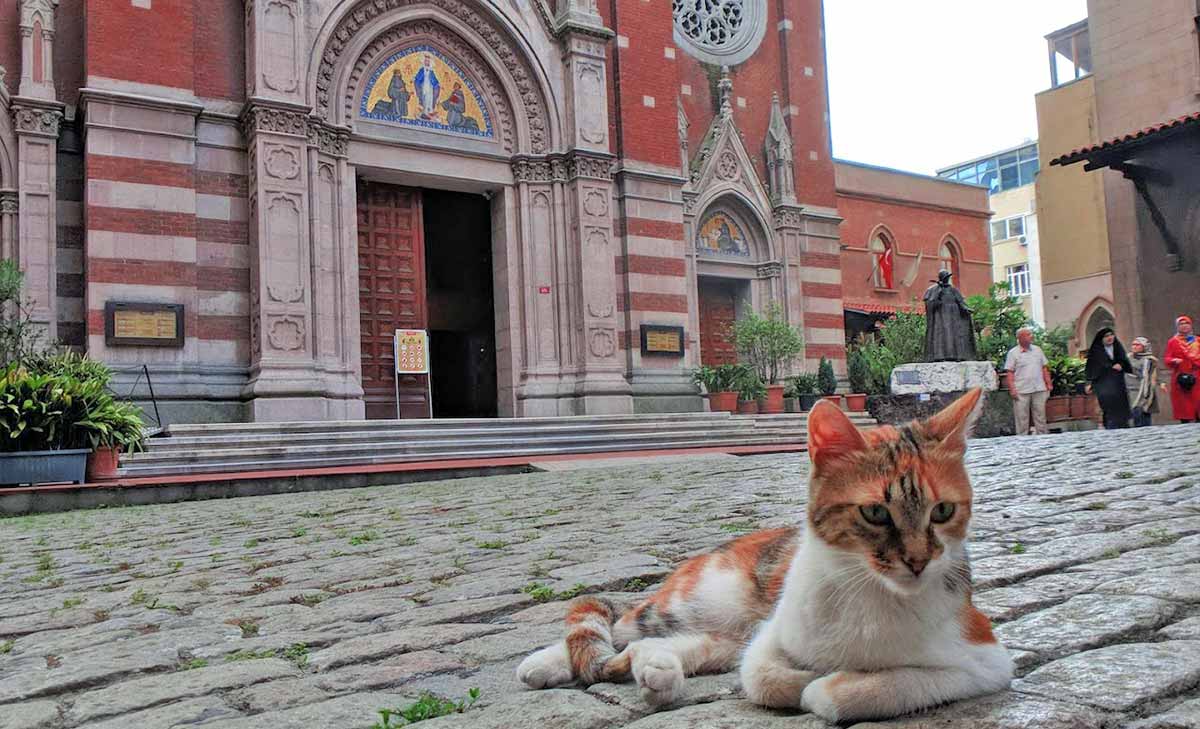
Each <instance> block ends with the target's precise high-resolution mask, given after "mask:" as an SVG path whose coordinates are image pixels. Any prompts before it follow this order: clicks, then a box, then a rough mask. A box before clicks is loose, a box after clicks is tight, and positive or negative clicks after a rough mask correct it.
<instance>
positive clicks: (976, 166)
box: [938, 144, 1038, 194]
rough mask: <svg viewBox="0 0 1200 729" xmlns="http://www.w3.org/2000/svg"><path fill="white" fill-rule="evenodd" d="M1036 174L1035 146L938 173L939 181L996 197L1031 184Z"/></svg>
mask: <svg viewBox="0 0 1200 729" xmlns="http://www.w3.org/2000/svg"><path fill="white" fill-rule="evenodd" d="M1037 172H1038V146H1037V145H1036V144H1031V145H1028V146H1026V147H1021V148H1020V149H1018V150H1016V151H1014V152H1006V153H1004V154H1001V155H997V156H995V157H989V158H988V159H984V160H978V161H976V162H972V163H971V164H968V165H959V166H956V167H950V168H948V169H944V170H940V171H939V172H938V177H942V178H945V179H948V180H957V181H958V182H966V183H968V184H971V185H982V186H984V187H986V188H987V189H988V193H989V194H995V193H997V192H1001V191H1003V190H1011V189H1013V188H1014V187H1021V186H1022V185H1028V184H1030V183H1032V182H1033V180H1034V178H1035V177H1037Z"/></svg>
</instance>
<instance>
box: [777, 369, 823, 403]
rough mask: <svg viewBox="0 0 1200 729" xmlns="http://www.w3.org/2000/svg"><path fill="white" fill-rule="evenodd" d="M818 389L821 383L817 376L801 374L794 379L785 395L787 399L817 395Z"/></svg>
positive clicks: (809, 373)
mask: <svg viewBox="0 0 1200 729" xmlns="http://www.w3.org/2000/svg"><path fill="white" fill-rule="evenodd" d="M818 387H820V382H819V381H818V380H817V376H816V375H814V374H812V373H811V372H801V373H800V374H798V375H796V376H795V377H793V378H792V380H791V384H790V385H788V389H787V391H786V392H785V393H784V395H785V396H786V397H800V396H801V395H816V394H817V388H818Z"/></svg>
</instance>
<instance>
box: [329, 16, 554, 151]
mask: <svg viewBox="0 0 1200 729" xmlns="http://www.w3.org/2000/svg"><path fill="white" fill-rule="evenodd" d="M411 6H427V7H434V8H438V9H440V10H441V11H443V12H445V13H447V14H449V15H451V16H453V17H455V18H458V19H459V21H461V22H462V23H464V24H465V25H466V26H467V27H469V28H470V29H471V30H472V32H474V33H476V34H477V35H479V36H480V37H481V38H482V39H483V42H484V43H485V44H486V45H487V46H488V47H489V48H490V49H492V51H493V52H494V53H496V54H497V55H498V56H499V57H500V62H501V65H502V66H503V68H504V69H505V70H506V71H507V72H508V73H509V74H510V75H511V77H512V80H513V83H514V85H515V86H516V88H517V93H518V94H519V96H520V104H521V106H522V107H523V108H524V111H525V115H526V121H527V124H528V126H529V139H530V150H531V151H532V152H534V153H539V154H540V153H544V152H546V151H547V149H548V147H549V144H550V139H549V123H550V122H549V114H548V113H547V107H546V103H545V100H544V99H543V98H542V94H541V90H540V88H539V87H538V84H537V82H536V80H535V79H534V76H533V73H532V72H531V71H530V69H529V66H528V64H527V62H526V60H525V58H524V54H523V53H522V52H521V51H519V50H518V49H517V47H516V45H515V44H514V43H513V41H512V39H511V38H509V36H508V33H507V32H505V31H501V30H500V29H499V28H497V27H496V26H495V25H494V24H493V23H492V22H491V21H489V20H488V19H487V18H485V17H484V16H483V15H482V14H481V13H480V12H479V11H478V10H477V9H476V6H475V5H474V4H471V3H468V2H465V1H464V0H360V2H358V3H357V4H356V5H355V6H354V7H353V8H352V9H351V10H350V11H349V12H348V13H346V15H345V16H343V18H342V20H341V21H340V22H339V23H338V25H337V27H336V28H335V29H334V31H333V33H332V35H331V36H330V39H329V42H328V44H327V45H326V46H325V49H324V51H323V52H322V55H321V63H320V66H319V67H318V69H317V79H316V87H317V93H316V101H317V104H316V112H317V114H318V115H319V116H321V117H322V118H325V119H328V118H329V112H330V104H331V101H332V97H333V83H334V73H335V69H336V68H337V66H338V63H339V59H340V58H341V56H342V54H343V52H344V51H345V50H346V47H347V45H349V43H350V41H351V39H352V38H354V36H355V35H357V34H358V32H359V31H360V30H361V29H362V28H363V27H364V26H366V25H368V24H370V23H371V22H373V21H374V20H375V19H377V18H379V17H380V16H382V15H384V14H386V13H389V12H392V11H394V10H397V9H399V8H404V7H411ZM410 25H415V24H410ZM433 25H436V24H433ZM401 27H403V26H401ZM438 27H440V26H438ZM443 36H444V37H451V38H457V36H454V34H451V33H448V31H445V30H444V29H443ZM457 44H461V45H466V44H464V43H463V42H462V40H461V39H457ZM360 63H361V62H360ZM358 65H359V64H356V65H355V69H356V70H357V68H358ZM356 90H357V85H356V84H354V83H351V84H347V88H346V89H343V90H342V92H343V93H344V94H345V95H346V96H345V97H343V101H344V102H346V103H351V104H352V103H353V102H354V100H355V94H356ZM492 98H493V99H496V98H503V94H498V95H493V96H492Z"/></svg>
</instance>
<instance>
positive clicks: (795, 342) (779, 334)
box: [729, 302, 804, 385]
mask: <svg viewBox="0 0 1200 729" xmlns="http://www.w3.org/2000/svg"><path fill="white" fill-rule="evenodd" d="M746 309H747V312H746V314H745V315H744V316H742V318H740V319H738V320H737V321H736V322H734V323H733V326H732V327H731V328H730V332H729V341H730V343H732V344H733V346H734V347H735V348H736V349H737V351H738V353H739V354H741V355H743V356H744V357H745V358H746V362H747V363H748V364H749V365H750V367H751V368H753V369H754V371H755V372H756V373H757V374H758V378H759V379H760V380H761V381H762V382H764V383H767V384H772V385H773V384H775V383H777V382H779V378H780V377H781V376H782V375H783V374H784V373H785V372H786V370H787V369H788V367H790V366H791V364H792V362H793V361H794V360H795V359H796V357H797V356H798V355H799V354H800V352H802V351H803V350H804V337H803V336H802V335H801V334H800V332H799V331H797V330H796V328H795V327H793V326H792V325H791V324H789V323H788V322H787V320H786V319H784V316H783V309H782V308H781V307H780V306H779V304H778V303H776V302H771V303H770V304H768V305H767V307H766V311H765V312H764V313H763V314H759V313H757V312H755V311H754V310H753V309H752V308H751V307H749V306H747V307H746Z"/></svg>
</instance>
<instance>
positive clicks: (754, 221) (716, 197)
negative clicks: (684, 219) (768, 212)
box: [690, 189, 776, 263]
mask: <svg viewBox="0 0 1200 729" xmlns="http://www.w3.org/2000/svg"><path fill="white" fill-rule="evenodd" d="M698 203H699V204H698V205H697V207H696V209H697V210H700V211H701V212H700V214H699V215H698V216H696V226H695V231H696V232H695V235H693V240H692V241H690V245H691V246H692V247H693V248H694V249H695V250H696V251H697V252H700V248H699V247H698V246H699V243H700V236H701V235H702V230H703V228H704V225H705V223H706V222H707V221H709V220H711V219H712V218H713V216H714V215H717V214H719V213H725V214H727V215H729V216H730V217H731V218H732V219H733V220H734V221H736V222H737V223H738V224H739V226H740V228H741V230H742V231H743V232H744V233H745V235H746V238H747V241H746V242H747V245H748V248H749V256H747V257H746V262H748V263H765V262H767V261H773V260H775V259H776V253H775V245H774V241H773V240H772V237H771V235H770V233H769V231H770V230H771V225H770V223H769V222H768V220H767V218H766V217H765V216H764V215H763V214H762V212H761V211H760V210H759V209H758V206H756V205H755V204H754V201H753V200H751V199H749V198H748V197H747V196H746V195H745V194H744V193H743V192H742V191H741V190H736V189H734V190H721V191H716V192H714V194H712V195H710V196H708V197H707V199H705V200H700V201H698Z"/></svg>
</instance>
